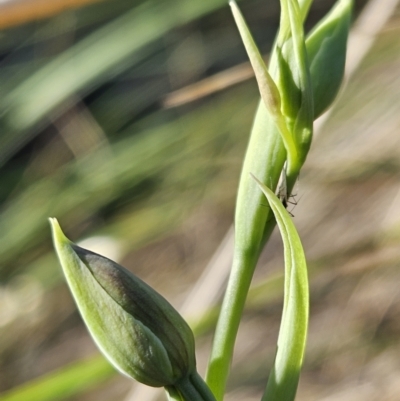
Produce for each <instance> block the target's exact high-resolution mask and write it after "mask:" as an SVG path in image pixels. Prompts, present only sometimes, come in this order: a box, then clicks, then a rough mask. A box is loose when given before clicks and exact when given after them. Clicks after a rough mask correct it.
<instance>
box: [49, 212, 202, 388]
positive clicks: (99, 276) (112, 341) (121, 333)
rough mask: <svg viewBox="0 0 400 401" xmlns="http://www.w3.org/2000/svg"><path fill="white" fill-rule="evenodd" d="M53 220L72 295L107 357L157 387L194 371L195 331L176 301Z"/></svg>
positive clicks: (62, 262) (133, 376) (53, 228)
mask: <svg viewBox="0 0 400 401" xmlns="http://www.w3.org/2000/svg"><path fill="white" fill-rule="evenodd" d="M50 222H51V226H52V231H53V240H54V245H55V248H56V251H57V254H58V258H59V260H60V263H61V266H62V268H63V271H64V274H65V277H66V279H67V282H68V285H69V287H70V290H71V292H72V295H73V297H74V299H75V302H76V304H77V306H78V309H79V311H80V313H81V315H82V318H83V320H84V321H85V323H86V326H87V327H88V329H89V332H90V333H91V335H92V337H93V339H94V340H95V342H96V344H97V345H98V347H99V348H100V350H101V351H102V352H103V354H104V355H105V356H106V357H107V359H108V360H109V361H110V362H111V363H112V364H113V365H114V366H115V367H116V368H117V369H118V370H119V371H121V372H122V373H124V374H126V375H128V376H130V377H132V378H134V379H136V380H137V381H139V382H141V383H144V384H147V385H149V386H153V387H161V386H172V385H174V384H175V383H176V382H177V381H179V380H181V379H182V378H184V377H186V376H188V375H190V374H192V373H193V372H195V367H196V361H195V354H194V337H193V333H192V331H191V329H190V328H189V326H188V325H187V323H186V322H185V321H184V320H183V318H182V317H181V315H180V314H179V313H178V312H177V311H176V310H175V309H174V308H173V307H172V306H171V304H170V303H169V302H168V301H167V300H165V299H164V298H163V297H162V296H161V295H160V294H158V293H157V292H156V291H155V290H153V289H152V288H151V287H150V286H148V285H147V284H146V283H144V282H143V281H142V280H140V279H139V278H138V277H136V276H135V275H134V274H132V273H131V272H130V271H128V270H126V269H125V268H123V267H122V266H120V265H118V264H117V263H115V262H113V261H111V260H110V259H107V258H105V257H103V256H100V255H98V254H95V253H93V252H90V251H88V250H86V249H83V248H80V247H78V246H77V245H75V244H73V243H72V242H71V241H69V240H68V239H67V238H66V237H65V235H64V234H63V232H62V230H61V228H60V226H59V224H58V222H57V220H56V219H50Z"/></svg>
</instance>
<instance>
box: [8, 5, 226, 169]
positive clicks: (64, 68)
mask: <svg viewBox="0 0 400 401" xmlns="http://www.w3.org/2000/svg"><path fill="white" fill-rule="evenodd" d="M224 4H226V3H225V0H203V1H201V2H188V1H187V0H168V1H162V2H160V1H156V0H149V1H147V2H145V3H144V4H141V5H140V6H137V7H135V8H133V9H132V10H131V11H130V12H128V13H126V14H124V15H123V16H122V17H119V18H118V19H116V20H114V21H112V22H111V23H109V24H108V25H106V26H104V27H103V28H101V29H99V30H97V31H96V32H94V33H93V34H91V35H89V36H88V37H86V38H85V39H83V40H81V41H80V42H79V43H77V44H76V45H75V46H73V47H71V48H70V49H69V50H67V51H65V52H63V53H62V54H61V55H60V56H58V57H56V58H55V59H54V60H52V61H50V62H49V63H48V64H46V65H45V66H44V67H43V68H41V69H40V70H38V71H37V72H36V73H34V74H33V75H32V76H31V77H29V78H28V79H26V80H25V81H24V82H22V83H21V84H20V85H19V86H18V87H16V88H15V89H14V90H13V91H12V92H10V93H9V94H8V95H7V96H6V97H4V98H3V100H2V101H1V103H0V106H1V107H0V114H2V118H1V121H0V123H1V124H0V125H1V129H2V133H1V136H0V165H2V164H4V162H6V161H7V160H8V159H9V158H10V157H11V156H12V154H13V152H15V151H16V150H18V149H19V148H20V147H21V146H22V145H23V144H24V143H26V142H27V141H28V140H29V138H30V135H32V131H29V129H31V128H32V127H34V126H35V125H36V124H38V123H39V122H40V121H41V120H42V119H43V118H44V117H45V116H46V115H49V114H51V113H53V114H54V112H55V111H56V109H57V107H59V106H60V105H62V104H63V103H64V102H65V101H66V100H68V98H70V96H71V95H73V94H75V93H78V92H79V93H81V94H82V93H86V92H87V91H88V90H89V89H91V88H93V87H96V86H98V85H99V83H100V82H102V81H104V80H105V79H107V78H109V77H110V76H112V75H113V74H115V73H117V72H118V73H120V72H121V71H123V70H125V69H127V68H128V67H130V66H131V65H133V64H135V63H137V62H139V61H140V60H142V59H143V57H145V56H146V55H147V54H148V52H149V51H150V49H149V48H146V45H148V44H150V43H151V42H152V41H154V40H156V39H159V38H161V37H162V36H163V35H165V33H166V32H167V31H169V30H170V29H172V28H174V27H176V26H179V25H181V24H184V23H187V22H189V21H191V20H193V19H195V18H198V17H200V16H202V15H204V14H206V13H208V12H211V11H212V10H214V9H216V8H218V7H221V6H223V5H224ZM139 50H140V52H139ZM132 54H135V57H131V56H132ZM29 132H30V133H31V134H30V135H29Z"/></svg>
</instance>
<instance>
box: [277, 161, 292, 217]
mask: <svg viewBox="0 0 400 401" xmlns="http://www.w3.org/2000/svg"><path fill="white" fill-rule="evenodd" d="M296 195H297V194H291V195H289V194H288V190H287V184H286V163H285V164H284V166H283V168H282V172H281V176H280V178H279V182H278V190H277V193H276V196H277V197H278V198H279V200H280V201H281V202H282V205H283V206H284V208H285V209H287V208H288V206H289V205H293V208H292V210H293V209H294V207H295V206H297V200H296ZM290 199H292V200H290ZM288 212H289V214H290V215H291V216H292V217H294V215H293V214H292V213H291V210H288Z"/></svg>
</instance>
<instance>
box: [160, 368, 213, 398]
mask: <svg viewBox="0 0 400 401" xmlns="http://www.w3.org/2000/svg"><path fill="white" fill-rule="evenodd" d="M175 389H176V390H177V391H178V392H179V394H180V396H181V399H182V400H183V401H215V398H214V395H213V393H212V392H211V390H210V389H209V388H208V387H207V385H206V384H205V383H204V381H203V379H202V378H201V377H200V375H199V374H198V373H197V372H195V373H192V374H191V375H190V376H187V377H185V378H184V379H183V380H180V381H179V382H178V383H176V384H175ZM167 391H168V393H169V395H170V397H171V396H173V397H175V398H172V400H179V398H176V397H177V393H176V391H174V390H172V391H171V390H167Z"/></svg>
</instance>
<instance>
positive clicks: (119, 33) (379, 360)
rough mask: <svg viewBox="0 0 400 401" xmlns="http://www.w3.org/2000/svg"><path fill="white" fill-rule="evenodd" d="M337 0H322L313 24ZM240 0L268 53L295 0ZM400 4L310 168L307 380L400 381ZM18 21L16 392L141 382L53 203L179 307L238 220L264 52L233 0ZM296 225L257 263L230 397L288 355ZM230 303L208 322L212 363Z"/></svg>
mask: <svg viewBox="0 0 400 401" xmlns="http://www.w3.org/2000/svg"><path fill="white" fill-rule="evenodd" d="M333 3H334V2H333V1H330V0H329V1H328V0H316V1H315V2H314V5H313V8H312V9H311V13H310V17H309V19H308V21H307V29H309V28H310V27H311V26H312V25H313V24H314V23H315V22H316V21H317V20H318V19H319V18H321V16H322V15H324V14H325V13H326V11H327V10H328V9H329V8H330V7H331V6H332V4H333ZM365 3H366V1H357V2H356V15H357V14H358V13H360V12H361V10H362V7H363V6H364V4H365ZM240 5H241V8H242V10H243V13H244V15H245V17H246V19H247V20H248V22H249V25H250V27H251V29H252V32H253V33H254V36H255V38H256V40H257V42H258V43H259V46H260V48H261V50H262V52H263V53H265V54H267V53H268V51H269V49H270V47H271V45H272V41H273V39H274V35H275V32H276V29H277V26H278V21H279V2H278V0H274V1H272V0H271V1H267V0H246V1H242V2H241V3H240ZM399 24H400V19H399V8H397V11H396V12H395V13H394V15H393V16H392V18H391V19H390V20H389V22H387V23H386V24H385V26H384V28H383V30H381V31H380V33H379V35H378V37H377V38H376V39H377V41H376V43H375V45H374V46H373V47H372V49H371V50H370V52H369V53H368V55H367V57H366V58H365V60H364V61H363V62H362V63H361V66H360V67H359V70H358V71H357V72H356V74H355V75H354V77H353V78H352V80H351V81H350V83H349V85H348V87H347V89H346V90H345V91H344V93H343V95H342V97H341V99H340V101H339V102H338V104H337V106H336V108H335V111H334V113H333V114H332V115H331V117H330V118H329V121H328V123H327V124H326V126H325V128H324V130H323V133H321V134H320V135H318V137H317V138H316V140H315V144H314V145H313V148H312V151H311V153H310V160H309V161H307V163H306V166H305V169H304V174H302V177H301V179H300V183H299V186H298V199H299V205H298V206H297V207H296V208H295V209H294V211H292V213H293V214H294V215H295V216H296V217H295V222H296V223H297V224H298V226H299V229H300V234H301V235H302V237H303V238H304V243H305V249H306V253H307V254H308V255H309V260H310V277H311V288H312V294H311V299H312V305H311V315H312V319H311V327H310V345H309V351H308V357H307V359H306V366H305V372H304V374H303V378H302V382H301V384H300V390H299V400H303V399H304V400H305V399H307V400H310V399H311V400H314V399H315V400H316V399H319V400H326V401H328V400H329V401H334V400H345V401H356V400H361V399H363V400H365V399H368V400H375V399H377V400H378V399H379V400H398V394H400V379H398V377H399V373H400V352H399V344H398V338H399V335H400V326H399V321H400V320H399V316H400V315H399V312H400V308H399V306H398V301H399V299H400V294H399V290H398V288H400V287H399V285H398V283H399V280H400V275H399V273H398V267H399V264H398V260H399V256H400V252H399V249H398V248H399V247H398V238H399V215H400V196H399V195H398V190H399V175H398V171H399V167H400V165H399V160H400V158H399V156H400V155H399V153H400V152H399V150H398V149H399V146H398V145H399V135H398V130H399V127H400V118H399V115H400V113H399V93H400V82H399V81H400V79H399V76H398V75H399V74H398V71H400V57H399V54H400V46H399V41H398V37H399V33H400V30H399ZM0 28H1V33H0V52H1V53H0V54H1V58H0V88H1V93H2V96H1V98H0V177H1V181H0V182H1V184H0V244H1V245H0V278H1V284H0V285H1V286H0V400H1V401H11V400H14V401H18V400H21V401H25V400H28V401H34V400H64V399H65V400H76V401H78V400H100V401H101V400H116V401H118V400H121V401H122V400H124V401H128V400H130V395H129V394H131V393H130V391H131V385H132V383H131V381H129V380H128V379H126V378H123V377H121V376H119V375H116V374H115V372H114V370H113V369H112V368H111V367H110V366H109V365H108V363H107V362H105V361H104V359H103V358H102V357H101V356H99V355H98V353H97V351H96V349H95V346H94V345H93V343H92V340H91V339H90V337H89V336H88V334H87V332H86V330H85V328H84V327H83V325H82V322H81V320H80V317H79V314H78V313H77V311H76V309H75V306H74V304H73V301H72V298H71V296H70V295H69V292H68V289H67V288H66V286H65V284H64V281H63V278H62V275H61V270H60V267H59V265H58V262H57V260H56V257H55V255H54V252H53V250H52V244H51V238H50V230H49V225H48V222H47V218H48V217H57V218H58V219H59V221H60V223H61V225H62V227H63V228H64V230H65V232H66V233H67V235H68V236H69V238H71V239H72V240H73V241H75V242H78V241H83V242H82V244H85V245H84V246H87V247H90V248H92V249H95V250H97V251H98V252H100V253H103V254H105V255H106V256H109V257H111V258H113V259H115V260H117V261H119V262H120V263H121V264H123V265H124V266H126V267H128V268H129V269H131V270H132V271H134V272H135V273H136V274H138V275H139V276H141V277H142V278H144V279H145V280H146V281H147V282H149V283H150V284H151V285H153V286H154V287H155V288H156V289H157V290H158V291H160V292H161V293H162V294H163V295H164V296H166V297H167V298H168V299H169V300H171V302H172V303H173V304H174V305H176V306H177V307H179V306H180V305H181V304H182V303H183V301H184V299H185V297H186V296H187V294H188V293H189V291H190V288H191V287H192V285H193V284H194V283H195V282H196V281H197V280H198V278H199V277H200V275H201V273H202V271H203V269H204V267H205V266H206V264H207V262H208V260H209V259H210V258H211V256H212V254H213V252H214V251H215V249H216V248H217V247H218V244H219V243H220V241H221V240H222V238H223V237H224V234H225V232H226V231H227V230H228V228H229V227H230V225H231V222H232V216H233V212H234V202H235V193H236V187H237V182H238V177H239V173H240V168H241V162H242V159H243V155H244V152H245V148H246V143H247V140H248V134H249V131H250V127H251V122H252V118H253V114H254V110H255V108H256V105H257V101H258V92H257V88H256V85H255V82H254V80H253V79H251V75H252V74H251V69H250V68H249V65H248V63H247V59H246V55H245V52H244V49H243V46H242V44H241V43H240V40H239V36H238V34H237V31H236V27H235V26H234V23H233V20H232V17H231V15H230V10H229V7H228V6H227V4H226V1H225V0H202V1H197V0H163V1H154V0H137V1H132V0H130V1H127V0H103V1H94V0H82V1H79V0H74V1H72V0H71V1H68V0H58V1H55V0H53V1H52V2H50V1H48V0H24V1H10V2H5V3H1V4H0ZM279 244H280V241H279V237H278V236H276V237H274V238H273V239H272V241H271V244H270V245H269V247H268V249H267V251H266V253H265V255H264V257H263V259H262V261H261V263H260V269H259V270H258V272H257V275H256V279H255V288H254V290H253V293H252V296H251V298H250V302H249V307H248V312H247V313H246V315H245V319H244V325H243V329H242V331H241V332H240V335H239V340H238V344H239V345H238V349H237V356H236V358H235V361H234V365H233V373H232V380H231V385H230V392H229V394H228V398H227V399H229V400H235V399H241V400H253V399H254V400H256V399H259V398H260V394H261V391H262V388H263V385H264V383H265V380H266V376H267V374H268V369H269V366H270V364H271V361H272V360H273V356H274V352H275V351H274V349H275V348H274V347H275V343H276V335H277V330H278V324H279V318H280V311H281V276H280V274H281V270H282V269H281V268H282V259H281V248H280V245H279ZM212 321H213V318H212V316H211V319H209V320H207V321H204V322H203V325H202V327H201V328H200V326H199V325H197V326H196V327H197V331H198V332H199V333H200V331H201V333H202V336H201V337H200V338H199V339H198V344H199V364H200V367H201V369H204V365H205V362H206V360H207V353H208V347H209V343H210V339H211V336H212V335H211V333H212V330H211V329H212ZM146 397H150V396H147V395H146ZM131 398H132V397H131ZM133 399H136V400H140V401H145V399H147V398H145V396H143V397H142V398H140V397H139V396H136V398H133Z"/></svg>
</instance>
